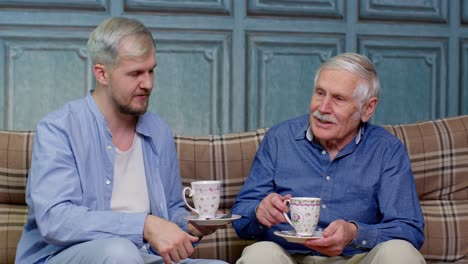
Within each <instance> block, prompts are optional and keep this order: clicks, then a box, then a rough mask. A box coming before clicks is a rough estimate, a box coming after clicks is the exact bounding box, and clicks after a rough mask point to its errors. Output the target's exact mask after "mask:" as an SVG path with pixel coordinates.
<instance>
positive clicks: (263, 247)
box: [237, 240, 425, 264]
mask: <svg viewBox="0 0 468 264" xmlns="http://www.w3.org/2000/svg"><path fill="white" fill-rule="evenodd" d="M248 263H278V264H280V263H281V264H282V263H288V264H296V263H299V264H312V263H313V264H374V263H375V264H384V263H425V260H424V258H423V257H422V255H421V254H420V253H419V252H418V250H416V248H414V247H413V246H412V245H411V244H410V243H409V242H407V241H404V240H390V241H387V242H383V243H381V244H379V245H377V246H376V247H374V248H373V249H372V250H371V251H370V252H368V253H362V254H356V255H354V256H349V257H347V256H336V257H327V256H310V255H301V254H293V255H292V254H289V253H288V252H287V251H286V250H285V249H283V248H282V247H281V246H279V245H278V244H276V243H273V242H269V241H262V242H257V243H255V244H253V245H251V246H248V247H246V248H245V249H244V251H243V252H242V256H241V258H240V259H239V260H238V261H237V264H248Z"/></svg>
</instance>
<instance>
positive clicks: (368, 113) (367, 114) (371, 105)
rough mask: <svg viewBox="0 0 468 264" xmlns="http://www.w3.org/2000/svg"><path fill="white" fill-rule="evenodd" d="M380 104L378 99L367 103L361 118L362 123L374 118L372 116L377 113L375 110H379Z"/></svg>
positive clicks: (374, 98) (375, 98)
mask: <svg viewBox="0 0 468 264" xmlns="http://www.w3.org/2000/svg"><path fill="white" fill-rule="evenodd" d="M378 102H379V99H377V97H371V98H370V99H369V101H367V103H366V104H364V105H363V107H362V108H363V109H362V116H361V121H362V122H364V123H365V122H367V121H369V119H370V118H371V117H372V115H373V114H374V112H375V109H376V108H377V103H378Z"/></svg>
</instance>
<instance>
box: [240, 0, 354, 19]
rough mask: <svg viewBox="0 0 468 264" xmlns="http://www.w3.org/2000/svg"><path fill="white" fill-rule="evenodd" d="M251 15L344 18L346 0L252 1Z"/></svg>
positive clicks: (249, 10)
mask: <svg viewBox="0 0 468 264" xmlns="http://www.w3.org/2000/svg"><path fill="white" fill-rule="evenodd" d="M248 3H249V6H248V13H249V15H270V16H290V17H297V16H308V17H331V18H343V17H344V6H345V5H344V0H330V1H303V0H289V1H277V0H250V1H248Z"/></svg>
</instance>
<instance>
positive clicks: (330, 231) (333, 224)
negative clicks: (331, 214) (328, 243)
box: [322, 221, 339, 237]
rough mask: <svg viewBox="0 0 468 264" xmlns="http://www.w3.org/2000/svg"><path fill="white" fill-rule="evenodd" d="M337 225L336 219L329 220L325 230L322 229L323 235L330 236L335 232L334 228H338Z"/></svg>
mask: <svg viewBox="0 0 468 264" xmlns="http://www.w3.org/2000/svg"><path fill="white" fill-rule="evenodd" d="M338 228H339V225H338V223H337V222H336V221H333V222H331V223H330V224H329V225H328V226H327V228H325V230H323V232H322V235H323V236H324V237H330V236H332V235H333V234H335V232H336V230H338Z"/></svg>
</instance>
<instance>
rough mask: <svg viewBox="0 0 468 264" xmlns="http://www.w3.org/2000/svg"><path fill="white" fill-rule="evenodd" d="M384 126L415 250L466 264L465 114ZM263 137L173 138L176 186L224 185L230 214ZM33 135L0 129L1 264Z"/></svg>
mask: <svg viewBox="0 0 468 264" xmlns="http://www.w3.org/2000/svg"><path fill="white" fill-rule="evenodd" d="M385 128H386V129H387V130H388V131H390V132H391V133H393V134H395V135H396V136H397V137H399V138H400V139H401V141H402V142H403V143H404V144H405V146H406V147H407V150H408V152H409V153H410V158H411V162H412V167H413V172H414V176H415V180H416V188H417V191H418V194H419V197H420V199H421V206H422V209H423V213H424V217H425V220H426V227H425V234H426V241H425V243H424V245H423V247H422V249H421V252H422V253H423V255H424V256H425V258H426V259H427V260H428V263H432V262H433V263H443V262H453V261H456V262H457V263H461V262H464V263H466V262H468V242H467V241H468V116H460V117H455V118H446V119H440V120H435V121H429V122H422V123H417V124H409V125H399V126H386V127H385ZM265 132H266V129H258V130H257V131H255V132H244V133H236V134H227V135H222V136H207V137H186V136H176V137H175V142H176V147H177V152H178V155H179V161H180V170H181V175H182V178H183V184H184V185H185V186H188V185H189V184H190V182H191V181H194V180H207V179H216V180H221V181H223V195H222V202H221V206H220V210H223V211H229V210H230V208H231V207H232V204H233V202H234V199H235V196H236V195H237V193H238V192H239V190H240V188H241V186H242V184H243V182H244V180H245V178H246V177H247V175H248V172H249V169H250V166H251V164H252V161H253V158H254V155H255V152H256V150H257V148H258V146H259V144H260V142H261V140H262V139H263V136H264V135H265ZM33 136H34V135H33V133H31V132H9V131H0V216H1V221H0V263H5V264H10V263H14V254H15V250H16V244H17V242H18V239H19V236H20V234H21V227H22V225H23V224H24V222H25V220H26V210H27V208H26V206H25V203H24V189H25V182H26V175H27V171H28V169H29V162H30V157H31V146H32V140H33ZM253 242H254V241H245V240H241V239H239V238H238V237H237V236H236V234H235V232H234V230H233V229H232V227H230V226H229V227H228V228H226V229H222V230H218V231H217V232H216V233H214V234H212V235H209V236H207V237H205V238H204V239H203V240H202V242H201V243H200V245H199V246H198V247H197V250H196V253H195V254H194V256H193V257H195V258H197V257H203V258H216V259H224V260H227V261H229V262H230V263H234V262H235V260H236V259H237V258H238V257H239V256H240V254H241V252H242V249H243V248H244V247H245V246H246V245H249V244H251V243H253Z"/></svg>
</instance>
